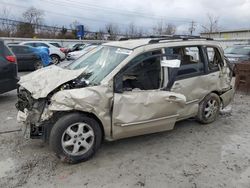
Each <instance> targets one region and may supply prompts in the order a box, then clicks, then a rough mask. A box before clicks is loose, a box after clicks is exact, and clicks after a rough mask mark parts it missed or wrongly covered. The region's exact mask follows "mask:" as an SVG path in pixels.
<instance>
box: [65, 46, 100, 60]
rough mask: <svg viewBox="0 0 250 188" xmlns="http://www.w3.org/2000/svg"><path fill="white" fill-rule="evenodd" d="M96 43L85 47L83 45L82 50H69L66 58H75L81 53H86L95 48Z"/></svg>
mask: <svg viewBox="0 0 250 188" xmlns="http://www.w3.org/2000/svg"><path fill="white" fill-rule="evenodd" d="M97 46H98V45H89V46H87V47H84V48H83V49H82V50H79V51H75V52H70V53H68V55H67V60H75V59H78V58H79V57H81V56H82V55H84V54H86V53H88V52H89V51H91V50H93V49H95V48H96V47H97Z"/></svg>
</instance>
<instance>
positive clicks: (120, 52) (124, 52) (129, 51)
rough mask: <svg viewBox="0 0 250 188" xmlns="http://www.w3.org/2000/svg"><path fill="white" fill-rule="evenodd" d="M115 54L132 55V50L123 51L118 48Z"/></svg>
mask: <svg viewBox="0 0 250 188" xmlns="http://www.w3.org/2000/svg"><path fill="white" fill-rule="evenodd" d="M115 53H117V54H126V55H130V54H131V53H132V50H127V49H121V48H118V49H117V50H116V51H115Z"/></svg>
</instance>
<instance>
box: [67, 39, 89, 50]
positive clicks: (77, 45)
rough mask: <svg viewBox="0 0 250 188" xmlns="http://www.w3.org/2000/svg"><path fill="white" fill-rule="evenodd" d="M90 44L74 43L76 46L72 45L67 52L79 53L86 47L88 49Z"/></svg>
mask: <svg viewBox="0 0 250 188" xmlns="http://www.w3.org/2000/svg"><path fill="white" fill-rule="evenodd" d="M87 45H88V44H87V43H82V42H80V43H74V44H70V45H69V46H68V47H67V49H68V50H67V52H68V53H69V52H75V51H79V50H82V49H83V48H84V47H86V46H87Z"/></svg>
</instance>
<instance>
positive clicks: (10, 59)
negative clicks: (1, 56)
mask: <svg viewBox="0 0 250 188" xmlns="http://www.w3.org/2000/svg"><path fill="white" fill-rule="evenodd" d="M5 58H6V59H7V60H8V61H9V62H11V63H16V57H15V56H13V55H8V56H6V57H5Z"/></svg>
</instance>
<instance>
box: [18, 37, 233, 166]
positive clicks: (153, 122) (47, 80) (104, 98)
mask: <svg viewBox="0 0 250 188" xmlns="http://www.w3.org/2000/svg"><path fill="white" fill-rule="evenodd" d="M231 75H232V72H231V70H230V67H229V65H228V62H227V60H226V59H225V58H224V55H223V51H222V49H221V47H220V46H219V44H218V43H216V42H215V41H212V40H210V39H209V40H208V39H202V38H197V39H195V38H188V37H163V38H144V39H136V40H135V39H133V40H129V39H128V40H125V41H116V42H109V43H105V44H102V45H100V46H98V47H97V48H95V49H94V50H92V51H91V52H89V53H87V54H85V55H84V56H82V57H81V58H79V59H77V60H76V61H74V62H73V63H72V64H70V65H69V66H67V67H65V68H60V67H58V66H55V65H53V66H49V67H46V68H43V69H40V70H37V71H35V72H33V73H30V74H28V75H26V76H23V77H21V80H20V81H19V88H18V102H17V104H16V107H17V109H18V117H17V118H18V121H20V122H23V125H24V130H25V137H28V138H32V139H43V140H44V141H45V142H48V143H49V145H50V147H51V148H52V150H53V151H54V152H55V153H56V155H57V156H58V157H59V158H60V159H61V160H62V161H65V162H68V163H77V162H81V161H86V160H88V159H89V158H91V157H92V156H93V155H94V154H95V152H96V151H97V150H98V148H99V147H100V145H101V143H102V142H103V140H108V141H113V140H117V139H121V138H127V137H132V136H137V135H143V134H149V133H155V132H160V131H166V130H172V129H173V128H174V125H175V123H176V122H178V121H180V120H183V119H187V118H192V117H195V118H196V119H197V120H198V121H199V122H201V123H203V124H207V123H211V122H213V121H215V120H216V118H217V117H218V115H219V111H220V109H221V108H224V107H226V106H227V105H228V104H229V103H230V101H231V100H232V98H233V95H234V90H233V87H232V85H231V78H232V77H231Z"/></svg>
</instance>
